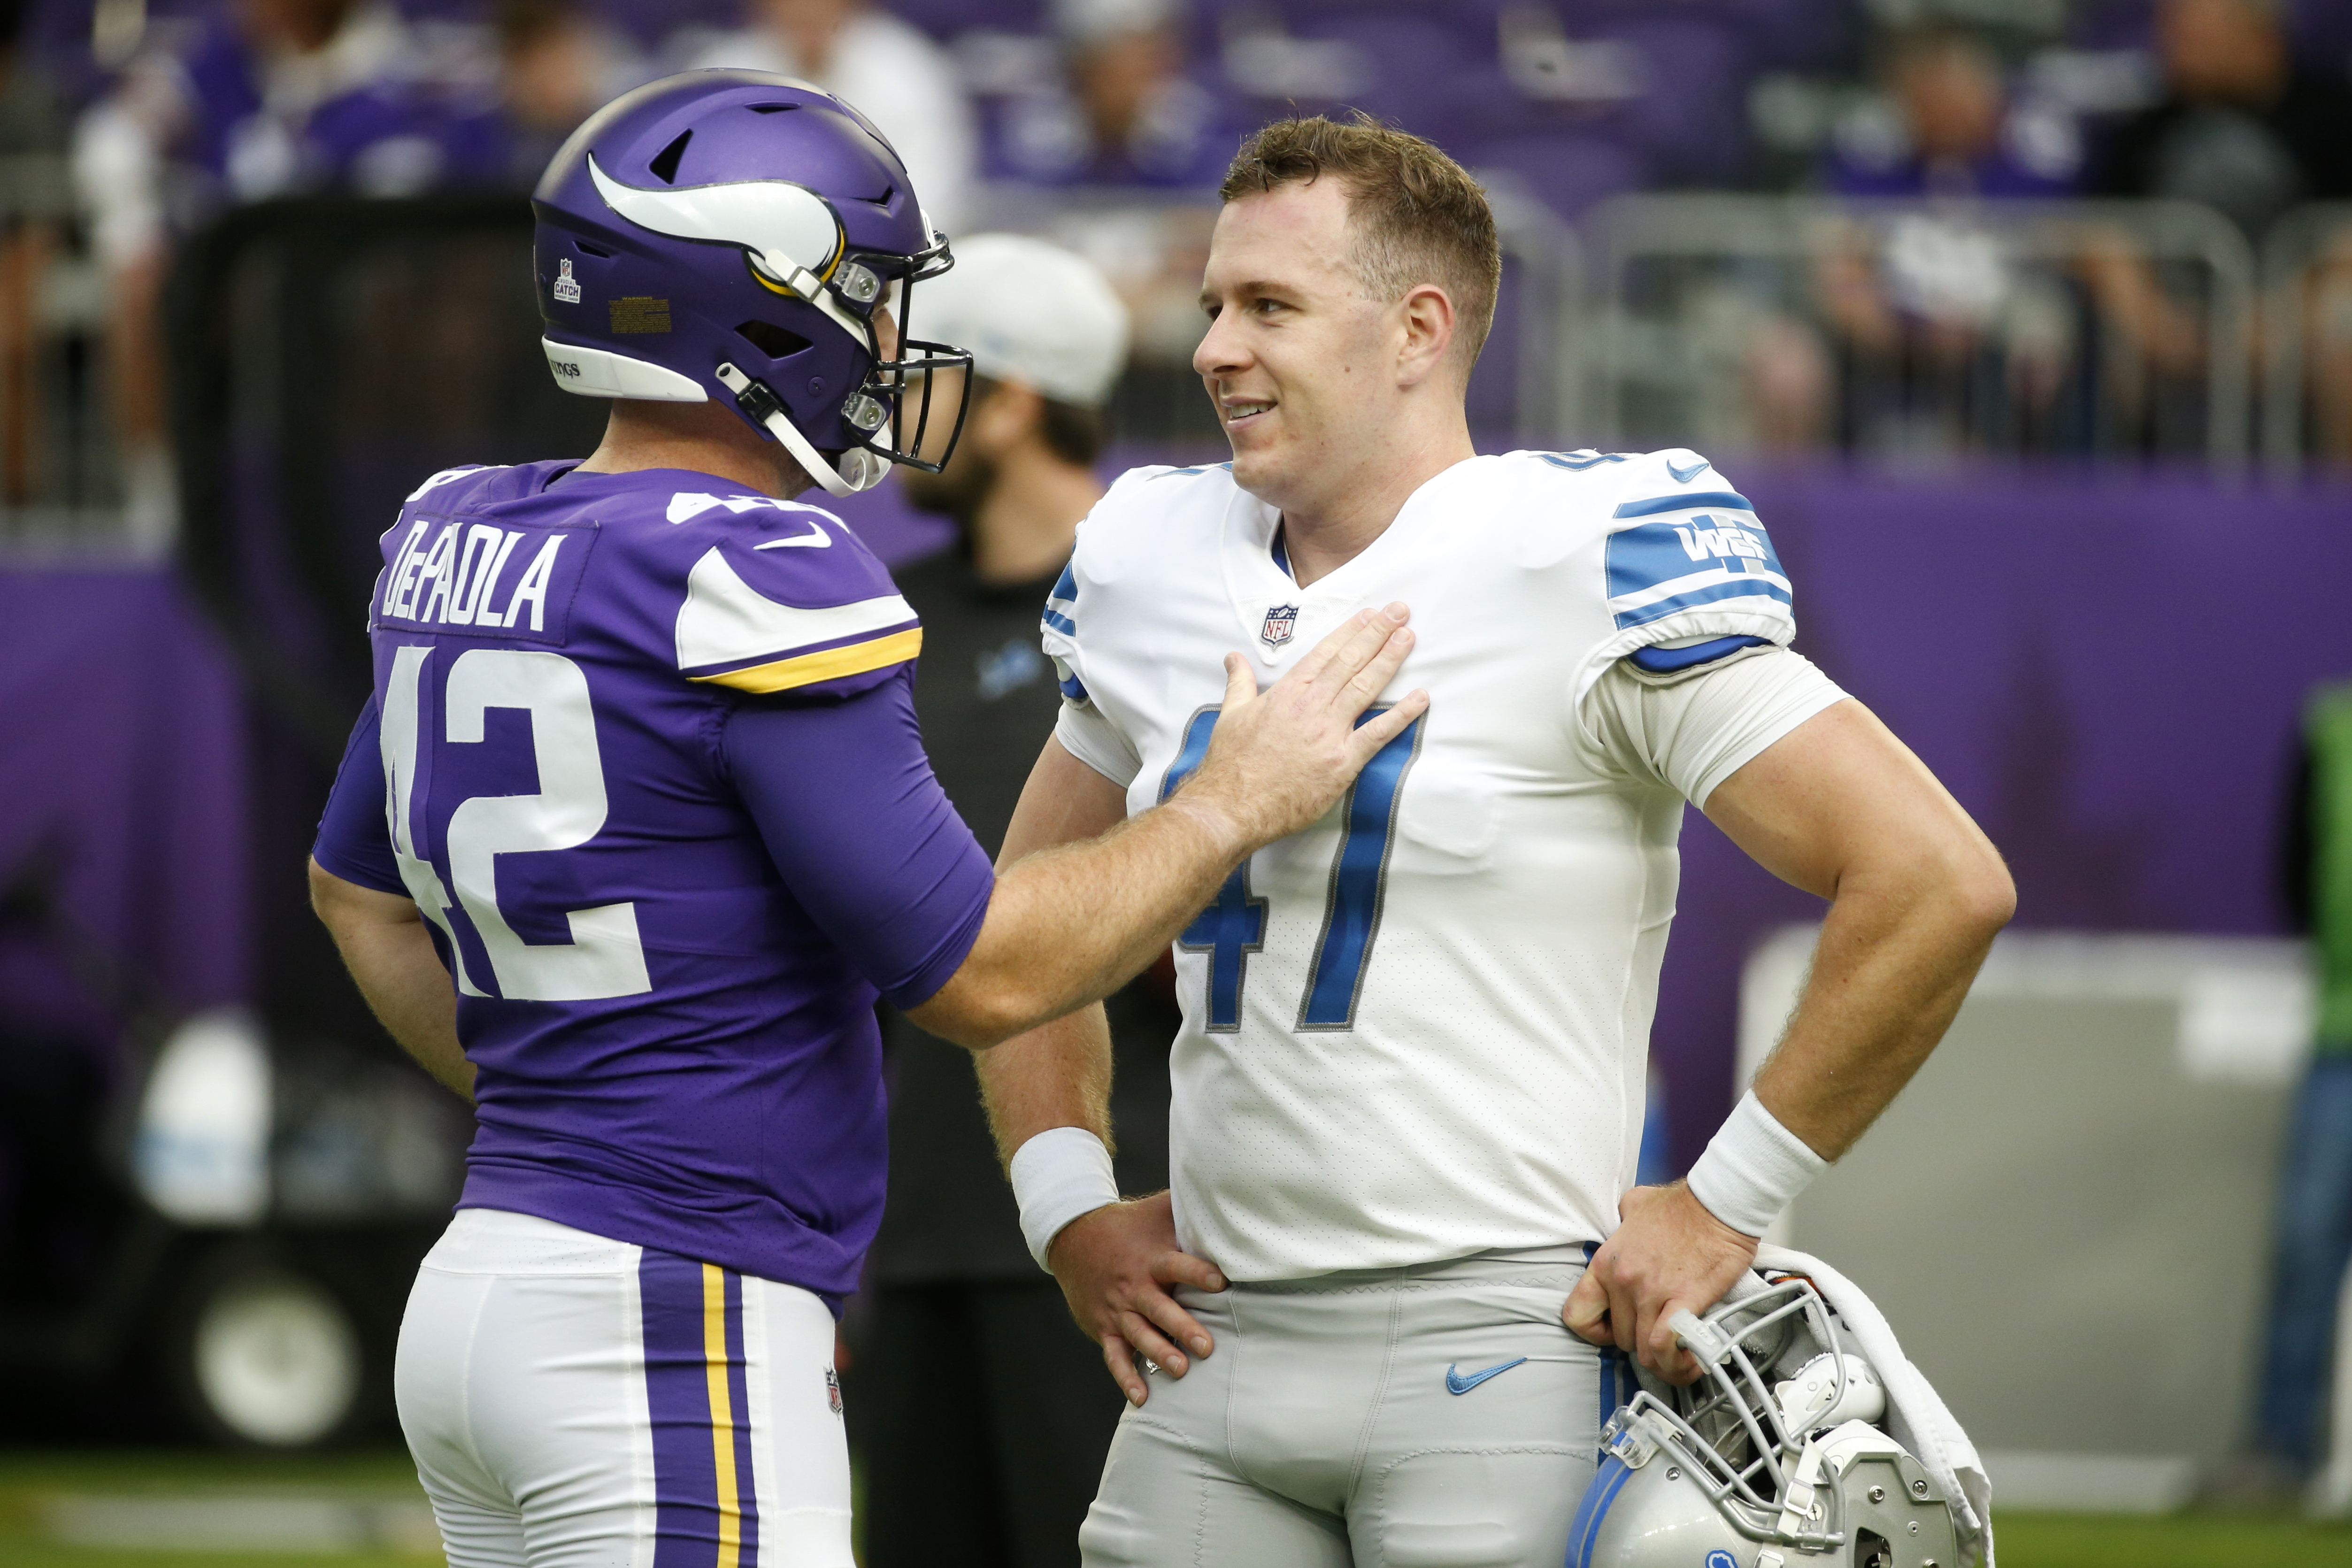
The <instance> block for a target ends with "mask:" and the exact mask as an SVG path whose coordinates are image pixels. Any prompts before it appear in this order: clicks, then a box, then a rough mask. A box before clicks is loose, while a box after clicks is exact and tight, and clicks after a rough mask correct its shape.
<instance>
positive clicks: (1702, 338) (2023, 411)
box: [1571, 195, 2255, 467]
mask: <svg viewBox="0 0 2352 1568" xmlns="http://www.w3.org/2000/svg"><path fill="white" fill-rule="evenodd" d="M1591 233H1592V234H1593V236H1594V240H1595V245H1594V248H1595V251H1596V254H1597V256H1598V258H1599V263H1598V266H1597V267H1596V268H1595V270H1594V273H1593V285H1594V287H1593V294H1592V299H1591V310H1592V316H1591V322H1590V331H1589V332H1588V334H1587V336H1586V339H1585V341H1584V342H1580V343H1578V344H1575V345H1573V347H1574V350H1575V352H1576V353H1578V355H1579V357H1580V360H1581V362H1582V363H1583V367H1584V374H1583V376H1582V378H1581V381H1582V395H1581V400H1580V406H1579V407H1578V408H1577V410H1575V412H1574V414H1573V415H1572V416H1571V420H1572V423H1574V424H1577V425H1580V426H1584V430H1583V431H1581V432H1580V435H1583V436H1585V437H1587V438H1593V439H1599V440H1601V441H1605V442H1608V443H1611V444H1616V445H1632V446H1644V445H1647V446H1666V445H1677V444H1685V443H1687V444H1691V445H1696V446H1702V447H1705V446H1710V445H1712V446H1715V447H1722V448H1730V449H1736V448H1739V447H1766V448H1774V447H1777V448H1780V449H1784V450H1823V449H1828V450H1838V451H1843V452H1849V453H1857V454H1866V455H1872V456H1878V457H1888V458H1898V459H1900V458H1928V457H1935V458H1949V457H1958V456H1966V455H1973V454H1999V453H2011V452H2049V453H2053V454H2077V455H2089V456H2125V455H2130V456H2143V457H2163V456H2184V457H2185V456H2201V457H2202V458H2206V459H2208V460H2209V461H2210V462H2212V463H2213V464H2215V465H2217V466H2221V467H2234V466H2236V465H2237V464H2238V463H2240V462H2241V461H2242V459H2243V458H2244V456H2245V454H2246V449H2247V445H2248V441H2249V437H2250V435H2251V433H2252V427H2251V406H2250V397H2249V390H2250V384H2249V383H2250V369H2251V363H2252V323H2253V320H2254V299H2255V293H2254V268H2253V260H2252V254H2251V253H2250V251H2249V250H2248V248H2247V247H2246V244H2245V242H2244V241H2243V239H2242V237H2240V236H2239V234H2238V232H2237V230H2236V229H2235V228H2233V227H2231V225H2230V224H2229V223H2228V222H2227V221H2226V220H2224V219H2223V218H2222V217H2221V216H2220V215H2219V214H2217V213H2215V212H2213V211H2211V210H2210V209H2209V208H2206V207H2202V206H2199V205H2193V204H2189V203H2179V202H2143V201H2134V202H2065V203H2061V202H1967V203H1957V202H1841V201H1832V200H1828V199H1821V198H1807V197H1768V196H1715V195H1643V196H1627V197H1621V198H1619V199H1617V200H1616V201H1613V202H1612V203H1610V204H1608V205H1605V206H1604V207H1602V208H1601V210H1600V211H1599V212H1598V213H1597V214H1596V215H1595V216H1594V218H1593V220H1592V221H1591Z"/></svg>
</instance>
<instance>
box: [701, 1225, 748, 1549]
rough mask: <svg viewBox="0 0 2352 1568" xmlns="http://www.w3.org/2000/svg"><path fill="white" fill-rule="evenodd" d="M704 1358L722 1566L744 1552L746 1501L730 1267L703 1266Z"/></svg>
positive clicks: (713, 1264)
mask: <svg viewBox="0 0 2352 1568" xmlns="http://www.w3.org/2000/svg"><path fill="white" fill-rule="evenodd" d="M702 1359H703V1363H704V1365H705V1367H706V1369H707V1371H708V1373H709V1378H710V1457H711V1459H712V1461H713V1464H714V1467H715V1468H716V1469H717V1471H718V1476H719V1568H736V1563H737V1560H738V1559H739V1558H740V1557H741V1556H742V1553H743V1504H742V1500H741V1499H740V1497H739V1496H738V1495H737V1493H736V1489H735V1412H734V1398H733V1395H732V1394H730V1391H729V1389H728V1386H727V1271H726V1270H725V1269H723V1268H719V1265H717V1264H716V1263H706V1264H704V1265H703V1266H702Z"/></svg>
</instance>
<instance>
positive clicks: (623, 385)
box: [539, 338, 710, 403]
mask: <svg viewBox="0 0 2352 1568" xmlns="http://www.w3.org/2000/svg"><path fill="white" fill-rule="evenodd" d="M539 346H540V347H541V349H543V350H545V351H546V353H547V370H548V374H551V375H552V376H554V377H555V384H556V385H558V386H560V387H562V389H563V390H564V391H566V392H571V393H576V394H578V395H580V396H582V397H635V398H641V399H643V400H644V401H646V402H647V403H708V402H709V401H710V395H709V393H707V392H705V391H703V389H702V387H701V384H699V383H698V382H696V381H694V380H692V379H690V378H689V377H687V376H683V375H680V374H678V373H677V372H676V371H674V370H671V369H669V368H668V367H667V366H665V365H658V364H656V363H653V362H652V361H651V360H642V359H632V358H630V357H629V356H628V355H627V354H618V353H614V352H613V351H612V350H610V349H592V348H583V347H580V346H576V345H574V344H572V343H559V342H556V341H555V340H554V339H553V338H541V339H540V340H539Z"/></svg>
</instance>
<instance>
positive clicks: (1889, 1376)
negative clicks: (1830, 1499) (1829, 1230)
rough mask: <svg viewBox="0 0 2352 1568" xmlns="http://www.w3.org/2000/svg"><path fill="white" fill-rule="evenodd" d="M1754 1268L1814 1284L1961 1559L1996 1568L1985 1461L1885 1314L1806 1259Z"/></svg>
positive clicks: (1783, 1251) (1787, 1257)
mask: <svg viewBox="0 0 2352 1568" xmlns="http://www.w3.org/2000/svg"><path fill="white" fill-rule="evenodd" d="M1756 1267H1757V1268H1762V1269H1769V1270H1771V1271H1772V1272H1774V1273H1788V1274H1801V1275H1803V1276H1804V1277H1805V1278H1806V1279H1811V1281H1812V1282H1813V1288H1814V1289H1817V1290H1819V1291H1820V1292H1821V1293H1822V1300H1824V1301H1827V1302H1828V1303H1829V1304H1830V1305H1831V1306H1832V1308H1834V1309H1836V1310H1837V1315H1838V1316H1839V1317H1840V1318H1841V1319H1843V1321H1844V1322H1845V1326H1846V1327H1847V1328H1849V1329H1851V1330H1853V1340H1854V1343H1853V1348H1854V1349H1855V1350H1856V1351H1858V1352H1861V1353H1862V1355H1863V1357H1864V1359H1865V1360H1867V1361H1868V1362H1869V1363H1870V1364H1871V1365H1872V1366H1873V1367H1874V1368H1875V1369H1877V1372H1878V1377H1879V1381H1880V1382H1882V1383H1884V1384H1885V1385H1886V1429H1887V1431H1888V1432H1889V1433H1890V1434H1891V1435H1892V1436H1894V1438H1895V1441H1896V1442H1898V1443H1900V1444H1902V1445H1903V1446H1904V1447H1906V1448H1908V1449H1909V1450H1910V1451H1911V1453H1912V1455H1913V1457H1914V1458H1917V1459H1918V1461H1919V1463H1920V1464H1921V1465H1922V1466H1924V1467H1925V1468H1927V1474H1928V1475H1930V1476H1932V1477H1934V1478H1935V1481H1936V1484H1937V1486H1938V1487H1939V1488H1941V1489H1943V1493H1944V1495H1945V1496H1946V1497H1948V1498H1949V1499H1951V1500H1952V1517H1953V1518H1954V1520H1956V1521H1958V1525H1959V1538H1960V1553H1961V1555H1962V1557H1964V1558H1966V1559H1968V1560H1969V1561H1970V1562H1973V1563H1982V1564H1983V1568H1993V1560H1992V1482H1991V1481H1990V1479H1988V1478H1987V1477H1986V1475H1985V1468H1984V1461H1983V1460H1982V1459H1980V1458H1978V1457H1977V1447H1976V1445H1975V1444H1973V1443H1971V1442H1969V1435H1968V1434H1967V1433H1966V1432H1963V1431H1961V1430H1960V1424H1959V1423H1958V1421H1955V1420H1953V1419H1952V1413H1951V1412H1950V1411H1949V1410H1948V1409H1946V1408H1945V1406H1944V1401H1943V1399H1942V1398H1941V1397H1940V1396H1938V1395H1937V1393H1936V1390H1935V1388H1934V1387H1933V1386H1932V1385H1931V1384H1929V1383H1928V1382H1927V1377H1926V1375H1925V1374H1924V1373H1921V1372H1920V1370H1919V1369H1918V1368H1917V1367H1916V1366H1913V1365H1912V1364H1911V1362H1910V1359H1909V1358H1908V1357H1906V1355H1905V1354H1904V1353H1903V1347H1902V1346H1901V1345H1900V1344H1898V1343H1896V1342H1895V1331H1894V1330H1893V1329H1891V1328H1889V1327H1887V1324H1886V1317H1885V1314H1884V1313H1882V1312H1881V1311H1879V1310H1878V1309H1877V1308H1876V1307H1875V1306H1874V1305H1872V1304H1871V1300H1870V1298H1869V1297H1867V1296H1865V1295H1864V1294H1863V1293H1862V1289H1861V1288H1860V1287H1859V1286H1857V1285H1855V1284H1854V1282H1853V1280H1851V1279H1847V1278H1846V1277H1845V1276H1844V1275H1843V1274H1841V1273H1839V1272H1838V1271H1837V1270H1836V1269H1834V1268H1831V1267H1830V1266H1829V1265H1828V1264H1826V1263H1823V1262H1822V1260H1821V1259H1820V1258H1815V1257H1813V1256H1812V1255H1811V1253H1805V1252H1798V1251H1795V1250H1793V1249H1791V1248H1790V1247H1772V1246H1769V1245H1767V1246H1763V1247H1758V1248H1757V1249H1756Z"/></svg>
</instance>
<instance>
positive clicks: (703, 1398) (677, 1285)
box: [637, 1247, 759, 1568]
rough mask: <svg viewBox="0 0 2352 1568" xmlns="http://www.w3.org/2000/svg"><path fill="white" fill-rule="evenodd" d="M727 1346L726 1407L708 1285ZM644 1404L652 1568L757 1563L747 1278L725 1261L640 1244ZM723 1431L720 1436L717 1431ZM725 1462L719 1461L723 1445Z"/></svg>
mask: <svg viewBox="0 0 2352 1568" xmlns="http://www.w3.org/2000/svg"><path fill="white" fill-rule="evenodd" d="M714 1277H715V1280H716V1283H717V1285H718V1287H719V1300H718V1302H717V1306H718V1308H719V1318H720V1325H719V1326H720V1329H721V1333H722V1343H723V1349H722V1351H721V1352H720V1356H719V1365H720V1367H721V1370H722V1371H723V1373H724V1379H723V1383H722V1384H721V1387H722V1388H723V1390H724V1398H725V1404H724V1408H723V1409H714V1408H713V1406H714V1404H715V1403H716V1401H714V1399H713V1393H714V1390H713V1388H712V1385H711V1384H712V1380H711V1368H712V1361H713V1358H712V1356H711V1355H710V1353H709V1352H710V1348H711V1347H710V1342H709V1333H710V1330H711V1327H712V1323H711V1316H712V1313H711V1308H712V1305H713V1302H712V1300H711V1288H712V1283H713V1279H714ZM637 1291H638V1298H639V1301H640V1303H641V1306H640V1311H641V1313H642V1317H643V1321H644V1334H645V1357H646V1415H647V1416H648V1417H649V1418H650V1420H651V1422H652V1425H653V1450H654V1499H655V1508H656V1515H655V1525H654V1529H655V1543H654V1568H754V1565H755V1564H756V1563H758V1561H759V1551H758V1538H757V1533H756V1514H755V1511H754V1509H753V1506H752V1488H751V1423H750V1421H749V1419H748V1415H747V1412H748V1403H747V1395H748V1393H749V1390H748V1388H747V1386H746V1368H745V1366H744V1355H743V1281H742V1278H741V1276H740V1275H737V1274H735V1273H732V1272H730V1271H728V1270H724V1269H719V1268H713V1267H711V1266H709V1265H705V1264H702V1263H698V1262H696V1261H695V1260H694V1259H692V1258H680V1257H678V1256H677V1254H675V1253H669V1252H660V1251H656V1250H655V1249H654V1248H652V1247H646V1249H645V1251H644V1253H643V1255H642V1257H641V1258H640V1260H639V1262H638V1265H637ZM722 1432H723V1433H724V1436H723V1437H721V1436H718V1435H719V1434H720V1433H722ZM721 1442H723V1443H724V1444H725V1449H726V1452H727V1455H728V1457H729V1458H730V1459H731V1461H732V1462H731V1463H730V1464H729V1465H727V1466H725V1467H723V1468H722V1467H721V1465H720V1464H719V1453H720V1448H719V1444H720V1443H721Z"/></svg>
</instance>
